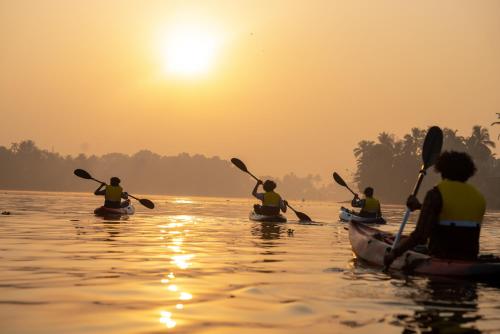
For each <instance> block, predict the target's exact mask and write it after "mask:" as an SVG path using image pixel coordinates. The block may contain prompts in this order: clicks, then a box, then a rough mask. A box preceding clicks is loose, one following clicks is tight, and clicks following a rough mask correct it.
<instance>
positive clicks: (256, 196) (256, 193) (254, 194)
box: [252, 180, 262, 200]
mask: <svg viewBox="0 0 500 334" xmlns="http://www.w3.org/2000/svg"><path fill="white" fill-rule="evenodd" d="M261 184H262V181H260V180H259V181H257V183H256V184H255V187H253V190H252V195H253V196H254V197H255V198H257V199H260V200H262V198H261V197H262V196H259V195H260V194H259V193H258V192H257V189H259V186H260V185H261Z"/></svg>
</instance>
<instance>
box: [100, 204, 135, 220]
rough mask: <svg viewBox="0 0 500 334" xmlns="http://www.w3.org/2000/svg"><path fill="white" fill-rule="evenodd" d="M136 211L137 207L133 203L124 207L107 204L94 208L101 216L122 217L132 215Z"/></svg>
mask: <svg viewBox="0 0 500 334" xmlns="http://www.w3.org/2000/svg"><path fill="white" fill-rule="evenodd" d="M134 213H135V208H134V206H133V205H132V204H129V205H127V206H125V207H123V208H116V209H115V208H107V207H105V206H101V207H98V208H96V209H95V210H94V214H95V215H96V216H101V217H121V216H130V215H133V214H134Z"/></svg>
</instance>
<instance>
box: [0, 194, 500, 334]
mask: <svg viewBox="0 0 500 334" xmlns="http://www.w3.org/2000/svg"><path fill="white" fill-rule="evenodd" d="M150 198H151V199H153V200H155V202H156V203H157V209H155V210H152V211H150V210H148V209H146V208H143V207H141V206H140V205H139V204H137V206H136V208H137V214H136V215H134V216H132V217H130V218H129V219H128V220H121V221H107V220H103V219H101V218H97V217H94V216H93V215H92V214H91V213H92V210H93V208H94V207H96V206H98V204H99V200H98V199H97V198H95V197H93V196H91V195H90V194H89V195H86V194H67V193H66V194H61V193H21V192H2V193H0V211H3V210H9V211H11V212H12V215H9V216H0V273H1V274H0V332H1V333H218V334H220V333H412V332H426V331H429V332H430V331H433V332H436V333H469V332H470V333H480V332H483V333H500V284H485V283H474V282H465V281H452V280H444V279H441V280H436V279H433V280H430V279H428V278H422V277H415V276H410V277H408V276H406V277H405V276H392V277H390V276H387V275H385V274H383V273H381V272H380V271H378V270H376V269H373V268H368V267H363V266H362V265H360V264H357V263H356V261H355V259H354V258H353V255H352V252H351V249H350V245H349V241H348V237H347V231H346V230H345V228H344V225H342V224H341V223H339V222H338V221H337V213H338V208H339V205H338V204H332V203H308V202H306V203H304V204H300V203H293V204H295V206H296V209H298V210H300V211H304V212H306V213H307V214H309V215H310V216H311V217H313V218H314V219H315V220H316V221H318V222H322V224H318V225H301V224H298V223H297V222H295V221H292V222H290V223H288V224H285V225H270V224H260V223H255V222H251V221H249V220H248V219H247V216H248V212H249V211H250V210H249V209H250V206H251V203H252V201H251V200H250V199H249V200H243V199H230V200H227V199H223V198H195V197H194V198H176V197H150ZM402 210H403V208H402V207H390V208H385V212H386V215H387V217H388V218H394V220H393V223H392V224H389V225H388V226H386V227H384V229H386V230H396V229H397V225H396V224H395V221H396V220H397V221H399V220H400V217H401V215H402ZM288 217H289V218H294V216H293V214H288ZM498 227H500V213H498V212H496V213H491V212H490V213H489V214H488V217H487V219H486V223H485V227H484V228H483V231H482V243H483V250H484V251H485V252H494V253H497V254H499V253H500V232H499V231H498ZM412 228H413V225H409V226H408V229H407V230H411V229H412ZM289 229H292V230H293V234H289V233H288V230H289ZM495 285H496V286H495Z"/></svg>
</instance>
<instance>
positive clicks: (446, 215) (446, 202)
mask: <svg viewBox="0 0 500 334" xmlns="http://www.w3.org/2000/svg"><path fill="white" fill-rule="evenodd" d="M437 188H438V189H439V192H440V193H441V197H442V200H443V207H442V209H441V213H440V215H439V225H443V226H457V227H479V226H480V225H481V222H482V221H483V216H484V212H485V211H486V200H485V199H484V197H483V195H481V193H480V192H479V191H478V190H477V189H476V188H475V187H474V186H473V185H471V184H468V183H465V182H460V181H450V180H446V179H445V180H443V181H441V182H440V183H439V184H438V186H437Z"/></svg>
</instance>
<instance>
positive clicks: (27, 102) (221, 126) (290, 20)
mask: <svg viewBox="0 0 500 334" xmlns="http://www.w3.org/2000/svg"><path fill="white" fill-rule="evenodd" d="M179 27H181V28H180V29H185V28H186V27H188V30H189V29H192V30H194V31H198V32H202V33H203V34H206V36H211V38H213V39H214V40H215V41H216V43H215V45H216V47H215V48H214V50H213V54H212V58H210V59H212V60H210V61H209V65H208V68H207V69H206V71H205V72H202V73H197V74H193V75H190V76H185V75H182V74H180V73H175V71H174V72H172V71H169V70H166V68H167V67H168V66H169V65H168V61H169V59H167V58H168V56H166V55H165V48H166V47H167V46H168V43H169V40H170V39H171V38H172V37H171V35H172V31H177V30H176V29H179ZM182 27H183V28H182ZM182 36H184V35H182V34H181V35H180V37H181V38H182ZM203 36H205V35H203ZM177 37H179V36H177ZM0 47H1V52H0V73H1V74H0V113H1V121H2V127H1V129H2V130H1V131H0V145H9V144H10V143H11V142H15V141H19V140H22V139H33V140H35V141H36V142H37V143H38V145H39V146H41V147H43V148H48V149H51V148H53V149H54V150H55V151H58V152H62V153H71V154H75V153H79V152H85V153H87V154H88V153H97V154H101V153H106V152H117V151H118V152H124V153H133V152H135V151H137V150H139V149H143V148H147V149H150V150H152V151H155V152H157V153H160V154H168V155H173V154H177V153H180V152H189V153H201V154H205V155H209V156H211V155H218V156H220V157H222V158H230V157H232V156H238V157H240V158H242V159H243V160H244V161H245V162H247V164H248V165H249V167H251V169H252V171H254V172H255V173H257V174H260V175H262V174H274V175H282V174H284V173H287V172H289V171H295V172H297V173H299V174H301V175H303V174H306V173H309V172H310V173H319V174H321V175H322V176H328V175H330V173H331V172H332V171H333V170H334V169H336V170H339V171H345V169H346V168H350V169H351V170H352V169H353V167H354V158H353V155H352V150H353V148H354V147H355V145H356V143H357V142H358V141H360V140H362V139H374V138H375V136H376V135H377V134H378V133H379V132H381V131H389V132H393V133H395V134H396V135H402V134H404V133H406V132H407V131H408V130H409V129H410V128H411V127H414V126H418V127H427V126H428V125H431V124H438V125H441V126H447V127H451V128H455V129H458V130H459V131H460V134H463V135H468V134H469V132H470V129H471V127H472V125H474V124H479V125H483V126H489V124H490V123H491V122H492V121H494V120H495V117H496V115H495V113H496V112H500V1H494V0H492V1H486V0H485V1H475V0H470V1H458V0H450V1H435V0H429V1H420V0H419V1H399V0H398V1H369V0H367V1H347V0H346V1H333V0H330V1H319V0H318V1H291V0H288V1H257V0H250V1H244V0H238V1H206V0H205V1H121V0H120V1H111V0H106V1H101V0H86V1H66V0H60V1H44V0H33V1H23V0H11V1H7V0H0ZM207 61H208V60H207ZM490 131H491V134H492V137H494V138H496V137H497V135H498V134H499V132H500V127H497V128H494V127H493V128H490ZM499 144H500V143H499ZM496 152H497V154H498V153H500V151H499V150H498V149H497V151H496Z"/></svg>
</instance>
